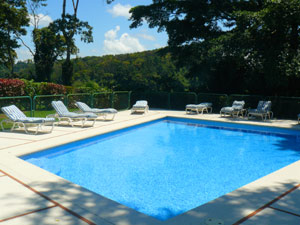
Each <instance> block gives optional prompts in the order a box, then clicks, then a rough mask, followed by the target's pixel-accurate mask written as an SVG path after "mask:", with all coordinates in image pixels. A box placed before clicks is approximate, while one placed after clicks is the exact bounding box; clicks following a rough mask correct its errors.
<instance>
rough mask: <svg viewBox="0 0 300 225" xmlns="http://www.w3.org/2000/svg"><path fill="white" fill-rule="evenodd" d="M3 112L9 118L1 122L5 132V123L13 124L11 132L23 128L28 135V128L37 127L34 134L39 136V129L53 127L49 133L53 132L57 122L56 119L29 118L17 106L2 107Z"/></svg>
mask: <svg viewBox="0 0 300 225" xmlns="http://www.w3.org/2000/svg"><path fill="white" fill-rule="evenodd" d="M1 110H2V112H3V113H4V114H5V115H6V116H7V118H8V119H4V120H2V121H1V128H2V130H4V127H3V123H12V124H13V125H12V128H11V129H10V130H11V131H13V130H14V129H15V128H16V127H23V128H24V130H25V133H26V134H28V133H29V130H28V127H35V126H36V127H37V128H36V131H35V133H34V134H37V133H38V131H39V129H42V125H52V127H51V129H50V131H49V133H51V132H52V130H53V127H54V122H55V119H54V118H39V117H27V116H26V115H25V114H24V113H23V112H22V111H21V110H20V109H19V108H18V107H17V106H15V105H10V106H5V107H2V108H1Z"/></svg>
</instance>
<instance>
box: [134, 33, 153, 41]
mask: <svg viewBox="0 0 300 225" xmlns="http://www.w3.org/2000/svg"><path fill="white" fill-rule="evenodd" d="M137 36H138V37H141V38H143V39H145V40H148V41H155V40H156V39H155V37H154V36H151V35H148V34H138V35H137Z"/></svg>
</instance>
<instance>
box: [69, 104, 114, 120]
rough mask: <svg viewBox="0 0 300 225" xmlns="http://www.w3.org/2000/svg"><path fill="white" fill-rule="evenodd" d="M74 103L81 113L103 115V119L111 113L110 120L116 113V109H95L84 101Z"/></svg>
mask: <svg viewBox="0 0 300 225" xmlns="http://www.w3.org/2000/svg"><path fill="white" fill-rule="evenodd" d="M75 105H76V106H77V107H78V108H79V109H80V111H81V112H83V113H95V114H96V115H98V116H103V118H104V120H106V119H107V115H112V118H111V120H113V119H114V118H115V115H116V114H117V113H118V111H117V110H116V109H112V108H106V109H97V108H91V107H89V106H88V105H87V104H85V103H84V102H76V103H75Z"/></svg>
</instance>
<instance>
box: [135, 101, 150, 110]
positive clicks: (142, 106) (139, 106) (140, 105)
mask: <svg viewBox="0 0 300 225" xmlns="http://www.w3.org/2000/svg"><path fill="white" fill-rule="evenodd" d="M148 111H149V106H148V102H147V101H145V100H139V101H136V103H135V104H134V105H133V106H132V108H131V113H134V112H143V113H146V112H148Z"/></svg>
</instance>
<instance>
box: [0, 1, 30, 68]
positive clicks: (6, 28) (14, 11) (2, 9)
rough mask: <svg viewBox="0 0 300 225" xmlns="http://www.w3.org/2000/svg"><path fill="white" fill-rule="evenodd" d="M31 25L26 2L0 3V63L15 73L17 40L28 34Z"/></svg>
mask: <svg viewBox="0 0 300 225" xmlns="http://www.w3.org/2000/svg"><path fill="white" fill-rule="evenodd" d="M28 25H29V19H28V17H27V8H26V1H25V0H2V1H0V63H2V64H3V65H5V66H6V67H7V68H9V69H10V70H11V73H13V65H14V60H15V58H16V57H17V55H16V52H15V49H16V48H18V47H19V44H18V42H17V38H18V37H19V36H21V35H25V34H26V29H25V27H26V26H28Z"/></svg>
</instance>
